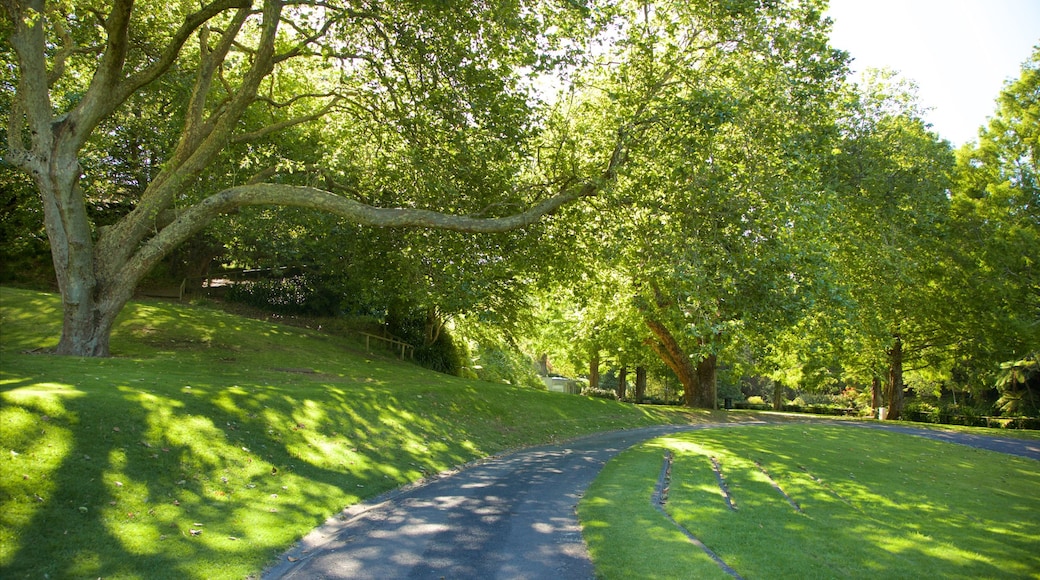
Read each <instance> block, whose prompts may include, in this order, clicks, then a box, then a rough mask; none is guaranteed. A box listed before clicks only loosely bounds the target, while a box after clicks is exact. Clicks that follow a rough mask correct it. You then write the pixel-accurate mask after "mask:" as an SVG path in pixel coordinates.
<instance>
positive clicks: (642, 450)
mask: <svg viewBox="0 0 1040 580" xmlns="http://www.w3.org/2000/svg"><path fill="white" fill-rule="evenodd" d="M665 450H671V451H672V453H673V454H674V463H673V467H672V472H671V486H670V490H669V496H668V502H667V507H666V509H667V511H668V513H669V514H670V515H671V516H672V517H673V518H674V519H675V520H676V521H677V522H678V523H679V524H681V525H683V526H684V527H685V528H687V529H688V530H690V532H692V533H693V535H694V536H696V537H697V538H698V539H700V540H701V541H702V542H703V543H704V544H705V545H707V546H708V547H709V548H711V549H712V550H713V551H714V552H715V553H717V554H718V555H719V556H720V557H721V558H722V559H723V560H724V561H725V562H726V563H727V564H729V565H730V566H732V567H733V568H734V569H735V570H736V571H737V572H738V573H740V574H741V575H742V576H744V577H745V578H793V577H798V578H877V577H884V578H922V577H929V578H1037V577H1040V495H1038V494H1037V490H1040V462H1037V461H1034V460H1029V459H1024V458H1019V457H1013V456H1007V455H1002V454H999V453H994V452H989V451H982V450H976V449H971V448H968V447H963V446H959V445H954V444H949V443H941V442H937V441H931V440H927V439H923V438H919V437H913V436H908V435H900V434H896V433H888V432H881V431H875V430H867V429H847V428H840V427H833V426H809V425H784V426H770V427H754V428H751V427H748V428H739V429H724V430H723V429H712V430H702V431H695V432H690V433H685V434H681V435H676V436H669V437H664V438H661V439H658V440H655V441H652V442H648V443H645V444H643V445H641V446H638V447H636V448H633V449H631V450H629V451H627V452H626V453H623V454H622V455H620V456H619V457H617V458H616V459H615V460H613V461H612V462H610V463H608V465H607V466H606V468H605V469H604V471H603V473H602V474H601V476H600V477H599V479H597V480H596V482H595V483H594V484H593V486H592V487H591V488H590V490H589V492H588V493H587V494H586V497H585V499H584V500H583V501H582V503H581V504H580V505H579V516H580V518H581V520H582V525H583V527H584V530H585V536H586V539H587V541H588V542H589V546H590V550H591V552H592V555H593V558H594V561H595V563H596V567H597V571H598V572H599V573H600V574H601V575H602V577H604V578H611V579H612V578H679V577H685V578H692V577H696V578H713V577H715V578H725V577H727V576H726V575H725V574H724V573H723V572H722V571H721V570H720V569H719V568H718V567H717V566H716V565H715V564H714V563H713V562H712V561H711V560H710V559H709V558H708V557H707V556H706V555H704V554H703V552H701V551H700V550H699V549H697V548H695V547H694V546H693V545H692V544H691V543H689V542H688V540H686V539H685V537H684V536H682V535H681V534H680V532H679V531H678V529H677V528H675V527H674V526H673V525H672V524H671V523H670V522H668V521H667V520H666V519H665V518H664V517H663V516H661V515H660V514H659V513H657V512H656V511H655V510H654V509H653V507H652V506H651V505H650V496H651V493H652V491H653V488H654V485H655V483H656V481H657V477H658V474H659V473H660V470H661V466H662V462H663V455H664V453H665ZM713 457H714V458H716V460H717V461H718V462H719V464H720V466H721V471H722V473H723V475H724V477H725V481H726V484H727V487H728V490H729V493H730V495H731V497H732V498H733V500H734V502H735V505H736V507H737V509H736V511H732V510H730V509H729V508H728V507H727V505H726V503H725V500H724V497H723V494H722V491H721V489H720V486H719V484H718V482H717V479H716V476H715V473H714V471H713V468H712V462H711V459H712V458H713ZM767 474H768V475H767ZM770 479H772V480H773V481H775V482H776V483H777V484H778V485H779V486H780V487H781V489H783V490H784V492H786V493H787V494H788V495H789V496H790V497H791V498H793V499H794V501H795V502H796V503H797V504H798V505H799V507H800V508H801V510H802V511H801V512H799V511H797V510H795V509H794V508H793V507H792V506H791V505H790V504H789V503H788V501H787V500H786V499H785V498H784V496H783V495H781V494H780V493H779V492H778V491H777V490H776V489H775V488H774V487H773V486H772V484H771V483H770ZM633 522H636V523H637V525H633ZM651 546H652V547H651Z"/></svg>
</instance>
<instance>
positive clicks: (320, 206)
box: [124, 182, 604, 277]
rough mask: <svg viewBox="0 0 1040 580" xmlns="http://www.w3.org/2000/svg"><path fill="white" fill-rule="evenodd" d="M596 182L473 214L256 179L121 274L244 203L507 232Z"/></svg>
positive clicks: (198, 210)
mask: <svg viewBox="0 0 1040 580" xmlns="http://www.w3.org/2000/svg"><path fill="white" fill-rule="evenodd" d="M603 185H604V184H603V183H602V182H586V183H584V184H581V185H579V186H577V187H573V188H570V189H568V190H566V191H563V192H560V193H558V194H556V195H554V196H553V197H550V198H548V199H545V200H543V201H541V202H539V203H537V204H535V205H533V206H531V207H530V208H529V209H527V210H526V211H523V212H520V213H517V214H513V215H510V216H505V217H497V218H477V217H470V216H461V215H453V214H445V213H440V212H436V211H430V210H424V209H410V208H381V207H375V206H371V205H367V204H364V203H361V202H359V201H355V200H353V199H349V198H346V197H342V196H339V195H336V194H334V193H331V192H328V191H325V190H322V189H317V188H314V187H303V186H296V185H280V184H271V183H258V184H252V185H241V186H237V187H232V188H229V189H225V190H224V191H221V192H220V193H217V194H214V195H212V196H210V197H208V198H206V199H204V200H202V201H200V202H199V203H197V204H195V205H193V206H191V207H190V208H187V209H186V210H184V211H183V212H182V213H181V214H180V215H178V216H177V217H176V218H175V219H174V220H173V221H172V222H171V223H170V224H169V225H168V226H166V227H165V228H163V229H162V230H160V231H159V232H158V234H156V235H155V236H154V237H152V238H151V239H149V240H148V241H147V242H145V243H144V244H143V245H142V246H141V247H140V249H139V250H138V252H137V253H136V254H135V255H134V257H133V258H132V259H131V260H130V261H129V263H128V264H127V267H126V268H125V271H124V274H125V275H128V276H131V277H136V276H140V275H143V273H144V272H147V271H148V270H150V269H151V268H152V267H153V266H154V265H155V264H156V263H158V261H159V260H161V259H162V257H163V256H165V255H166V253H167V252H169V250H170V249H171V248H174V247H176V246H177V245H179V244H181V243H182V242H184V241H185V240H187V239H188V238H189V237H191V236H192V235H193V234H195V233H196V232H198V231H200V230H201V229H202V228H204V227H206V225H208V224H209V223H210V222H212V221H213V220H214V219H215V218H217V217H218V216H220V215H222V214H226V213H229V212H231V211H234V210H235V209H237V208H240V207H245V206H286V207H301V208H308V209H314V210H319V211H324V212H328V213H331V214H334V215H337V216H340V217H342V218H344V219H346V220H348V221H350V222H351V223H355V224H359V225H365V226H373V227H427V228H435V229H444V230H453V231H460V232H469V233H499V232H508V231H512V230H516V229H519V228H522V227H524V226H528V225H531V224H533V223H535V222H537V221H538V220H540V219H541V218H542V217H544V216H545V215H547V214H550V213H552V212H554V211H556V210H557V209H559V208H560V207H562V206H563V205H565V204H567V203H570V202H573V201H575V200H577V199H580V198H582V197H586V196H590V195H594V194H595V193H596V192H597V191H599V190H600V189H601V188H602V187H603Z"/></svg>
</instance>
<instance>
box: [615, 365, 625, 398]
mask: <svg viewBox="0 0 1040 580" xmlns="http://www.w3.org/2000/svg"><path fill="white" fill-rule="evenodd" d="M627 391H628V367H627V366H623V367H621V370H620V371H618V377H617V398H618V400H619V401H623V400H624V399H625V394H626V393H627Z"/></svg>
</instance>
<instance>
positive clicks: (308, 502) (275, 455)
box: [0, 357, 481, 578]
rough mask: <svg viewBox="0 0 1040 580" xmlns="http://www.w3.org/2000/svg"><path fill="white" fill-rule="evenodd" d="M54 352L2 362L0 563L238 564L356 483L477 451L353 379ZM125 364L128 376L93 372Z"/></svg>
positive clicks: (237, 570) (372, 484) (115, 568)
mask: <svg viewBox="0 0 1040 580" xmlns="http://www.w3.org/2000/svg"><path fill="white" fill-rule="evenodd" d="M33 358H37V359H39V360H40V361H43V359H45V358H51V357H33ZM34 362H36V361H34ZM47 362H50V361H44V364H46V363H47ZM54 362H56V363H57V364H58V365H59V366H67V370H68V372H70V373H77V372H78V373H81V374H82V376H81V379H80V380H79V381H76V383H71V382H70V383H58V384H50V385H46V386H44V385H42V384H41V383H39V382H38V381H37V380H36V379H34V378H17V377H13V376H12V375H11V374H10V373H8V372H5V373H4V374H3V380H4V385H3V391H4V392H3V399H2V400H3V409H2V411H0V420H2V422H3V423H2V424H3V431H4V437H3V439H4V443H3V446H4V447H5V448H6V449H5V451H7V452H9V453H10V455H9V456H8V457H4V460H5V464H6V465H5V466H4V469H3V470H2V475H3V478H2V483H0V485H2V487H3V489H4V491H5V494H4V495H5V496H6V498H5V500H4V504H5V509H4V512H5V514H4V515H3V516H2V517H3V528H4V534H5V536H8V537H5V538H4V542H3V544H4V547H3V548H2V553H3V556H2V559H0V561H2V562H3V568H4V570H5V572H4V575H5V577H9V578H14V577H24V576H32V577H39V576H41V575H45V574H46V575H50V576H51V577H88V576H90V577H99V576H104V577H126V576H130V577H148V578H157V577H177V578H185V577H204V576H208V575H211V574H212V573H213V572H214V571H221V573H220V574H219V575H220V576H224V577H242V576H245V575H247V574H249V573H251V572H256V571H257V568H259V567H260V566H261V565H262V564H263V563H264V562H266V561H269V560H270V559H271V558H273V557H275V556H276V555H277V554H278V553H279V552H280V551H281V550H283V549H285V548H286V547H287V546H288V545H289V544H290V543H291V542H292V541H294V540H295V539H296V538H297V537H299V536H300V535H302V534H303V533H305V532H306V531H307V530H309V529H310V528H312V527H314V526H316V525H318V524H320V523H321V522H322V521H324V520H325V518H327V517H328V516H329V515H330V514H333V513H336V512H337V511H338V510H339V509H341V508H343V507H345V506H346V505H349V504H351V503H355V502H356V501H358V500H359V499H360V498H361V497H367V496H371V495H374V494H377V493H379V492H381V491H384V490H387V489H390V488H393V487H396V486H398V485H400V484H402V483H404V482H407V481H412V480H415V479H418V478H420V477H422V476H423V475H424V474H427V473H435V472H437V471H440V470H442V469H445V468H447V467H449V466H452V465H457V464H460V463H464V462H466V461H468V460H471V459H473V458H474V457H475V456H477V455H479V454H480V453H481V450H479V449H477V448H476V447H475V446H473V445H472V444H469V443H467V441H466V438H465V437H464V436H460V435H462V434H461V433H459V432H458V431H457V430H456V429H455V428H454V426H452V425H451V424H449V423H445V422H439V421H434V420H433V419H432V418H430V417H424V414H425V413H424V409H423V408H422V407H420V406H419V405H418V404H414V403H402V402H400V401H398V400H397V396H396V394H394V393H389V392H387V391H385V390H382V389H374V388H373V387H371V386H367V385H366V389H365V391H364V392H360V391H358V392H351V391H349V390H347V389H345V388H340V387H337V386H335V385H330V386H326V385H322V384H318V383H315V384H313V385H310V386H305V385H300V384H297V385H294V386H292V387H275V386H270V385H248V384H246V385H243V384H237V385H228V386H221V385H206V384H198V383H194V382H191V381H189V380H188V379H189V376H188V375H190V373H189V374H188V375H185V376H180V377H178V376H177V372H176V371H174V370H172V369H166V372H165V373H164V375H163V377H162V379H161V380H160V381H161V383H162V384H159V385H156V384H155V382H156V380H157V379H153V378H151V377H152V376H153V375H152V372H151V371H154V370H155V369H149V368H148V366H149V365H140V364H139V363H133V362H132V361H73V360H66V359H58V360H57V361H54ZM128 365H133V366H137V367H139V368H137V369H136V374H137V375H138V376H137V378H136V379H135V378H131V379H130V381H129V382H124V384H111V383H109V382H108V377H109V376H112V375H113V374H118V375H119V376H122V377H128V376H131V377H132V376H134V374H135V373H134V371H132V370H128V369H127V368H126V367H127V366H128ZM50 366H53V365H50ZM102 367H104V368H102ZM113 368H115V369H117V372H115V373H113V372H112V369H113ZM171 375H172V376H171ZM178 379H183V380H178ZM135 382H136V383H142V384H137V385H134V386H131V384H133V383H135ZM94 383H96V384H94ZM143 383H152V385H151V386H145V385H144V384H143ZM436 399H437V396H436V394H434V393H431V394H428V395H426V401H425V402H424V403H423V404H424V405H430V404H437V401H436Z"/></svg>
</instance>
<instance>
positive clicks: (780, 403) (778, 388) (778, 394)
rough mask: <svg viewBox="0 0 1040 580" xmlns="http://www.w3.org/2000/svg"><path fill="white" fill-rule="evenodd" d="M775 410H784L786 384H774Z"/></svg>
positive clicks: (777, 382)
mask: <svg viewBox="0 0 1040 580" xmlns="http://www.w3.org/2000/svg"><path fill="white" fill-rule="evenodd" d="M773 410H774V411H783V410H784V384H783V383H781V382H780V381H776V382H774V383H773Z"/></svg>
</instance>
